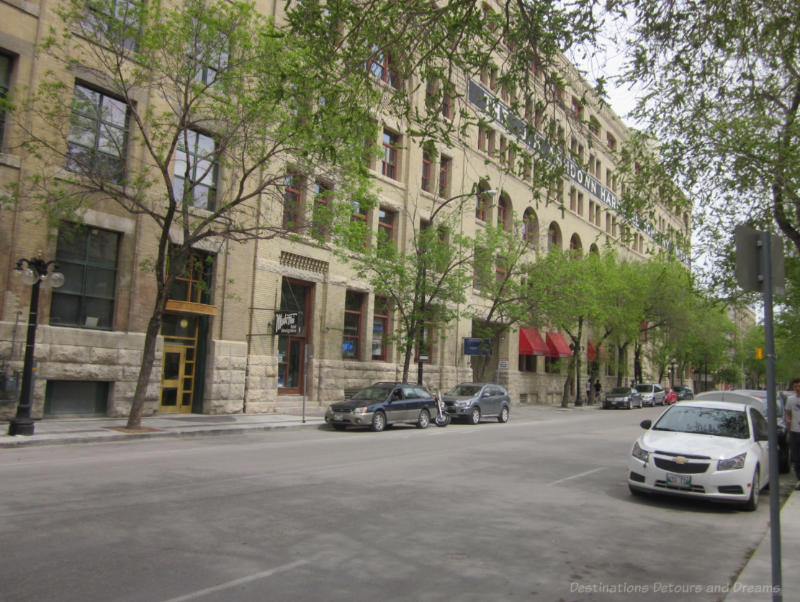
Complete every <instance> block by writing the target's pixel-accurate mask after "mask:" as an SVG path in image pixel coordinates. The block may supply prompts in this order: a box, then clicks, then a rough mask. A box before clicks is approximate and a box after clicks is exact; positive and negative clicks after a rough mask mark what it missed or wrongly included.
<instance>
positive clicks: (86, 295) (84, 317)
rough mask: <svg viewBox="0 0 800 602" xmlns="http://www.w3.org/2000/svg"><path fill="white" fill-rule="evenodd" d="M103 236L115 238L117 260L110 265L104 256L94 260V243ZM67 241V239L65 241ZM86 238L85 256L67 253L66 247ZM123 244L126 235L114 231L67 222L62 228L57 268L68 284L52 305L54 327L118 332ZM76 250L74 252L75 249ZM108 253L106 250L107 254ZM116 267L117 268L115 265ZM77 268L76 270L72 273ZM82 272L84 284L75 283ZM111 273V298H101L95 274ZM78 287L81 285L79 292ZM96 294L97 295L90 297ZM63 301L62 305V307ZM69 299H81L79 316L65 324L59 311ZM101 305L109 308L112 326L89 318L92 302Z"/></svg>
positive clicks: (106, 296) (53, 297) (56, 292)
mask: <svg viewBox="0 0 800 602" xmlns="http://www.w3.org/2000/svg"><path fill="white" fill-rule="evenodd" d="M100 233H103V235H107V236H111V237H113V238H115V243H114V245H113V246H114V257H113V261H112V262H110V263H109V262H107V260H108V257H107V255H106V254H103V256H102V258H100V257H98V256H95V257H93V256H92V252H91V250H92V239H93V238H94V237H96V236H98V235H99V234H100ZM62 237H63V238H62ZM78 237H83V240H82V247H83V249H82V256H81V257H77V256H71V254H70V253H69V251H70V249H64V248H63V247H62V244H63V245H69V246H70V247H72V242H73V241H75V239H76V238H78ZM121 241H122V234H121V233H120V232H116V231H114V230H107V229H105V228H97V227H94V226H89V225H85V224H74V223H69V222H65V223H64V224H62V226H61V227H60V228H59V232H58V242H57V247H56V265H57V266H58V267H59V269H60V270H61V272H62V273H65V272H66V273H65V284H66V285H67V286H65V287H62V288H59V289H55V290H53V293H52V296H51V301H50V324H51V325H54V326H66V327H70V328H85V329H90V330H108V331H110V330H113V329H114V316H115V313H116V307H117V280H118V278H119V253H120V246H121ZM72 250H73V251H74V250H75V249H74V248H73V249H72ZM107 251H108V250H107V249H106V252H107ZM112 264H113V265H112ZM70 266H73V269H70ZM77 271H80V278H81V280H80V283H76V282H74V279H75V276H74V273H73V272H77ZM101 272H107V273H109V274H110V278H108V279H107V284H108V288H110V291H111V292H110V294H109V295H101V294H97V291H98V287H97V286H96V284H95V285H93V282H95V283H96V282H98V281H99V280H98V279H97V278H92V275H93V274H95V275H96V274H98V273H101ZM76 284H78V285H79V287H77V288H79V290H77V291H76ZM90 292H91V293H94V294H90ZM59 299H61V300H62V301H61V302H60V303H59ZM66 299H77V306H76V308H75V311H76V312H77V315H73V316H71V318H72V319H70V320H61V319H59V318H60V317H63V316H62V315H61V314H59V310H62V309H66V307H67V304H66V303H65V300H66ZM93 301H94V302H98V301H99V302H101V303H107V304H109V307H108V309H107V312H106V316H105V317H106V318H107V321H108V324H103V325H101V318H102V316H90V315H88V311H89V306H90V305H91V304H92V302H93ZM91 317H97V318H98V321H97V323H95V324H90V323H88V319H89V318H91Z"/></svg>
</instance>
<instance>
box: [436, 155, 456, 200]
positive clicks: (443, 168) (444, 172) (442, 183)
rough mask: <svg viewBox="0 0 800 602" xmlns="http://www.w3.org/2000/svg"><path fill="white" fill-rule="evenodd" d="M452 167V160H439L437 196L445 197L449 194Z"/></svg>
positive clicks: (448, 158)
mask: <svg viewBox="0 0 800 602" xmlns="http://www.w3.org/2000/svg"><path fill="white" fill-rule="evenodd" d="M452 167H453V160H452V159H451V158H450V157H445V156H444V155H442V157H441V158H440V159H439V196H440V197H443V198H444V197H447V196H448V195H449V194H450V173H451V171H452Z"/></svg>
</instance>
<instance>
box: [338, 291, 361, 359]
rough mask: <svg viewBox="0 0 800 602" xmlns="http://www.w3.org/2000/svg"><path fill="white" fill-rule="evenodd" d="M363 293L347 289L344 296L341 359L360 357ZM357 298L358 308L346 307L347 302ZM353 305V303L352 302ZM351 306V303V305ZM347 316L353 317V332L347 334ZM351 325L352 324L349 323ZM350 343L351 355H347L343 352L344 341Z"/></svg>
mask: <svg viewBox="0 0 800 602" xmlns="http://www.w3.org/2000/svg"><path fill="white" fill-rule="evenodd" d="M365 296H366V295H365V294H364V293H361V292H359V291H353V290H347V291H345V298H344V320H343V322H342V324H343V326H342V359H343V360H348V361H353V360H355V361H358V360H360V359H361V339H362V337H363V321H364V298H365ZM353 300H357V301H358V309H352V308H348V305H349V302H350V301H353ZM353 305H354V304H353ZM351 307H352V305H351ZM348 316H349V317H350V318H351V319H353V318H355V334H348V320H347V318H348ZM351 327H352V325H351ZM348 341H350V342H351V343H352V349H353V355H352V356H348V355H346V352H345V343H347V342H348Z"/></svg>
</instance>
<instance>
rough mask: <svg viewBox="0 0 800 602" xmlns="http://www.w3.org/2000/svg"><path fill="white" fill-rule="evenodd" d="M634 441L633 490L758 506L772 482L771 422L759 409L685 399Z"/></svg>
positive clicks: (644, 423)
mask: <svg viewBox="0 0 800 602" xmlns="http://www.w3.org/2000/svg"><path fill="white" fill-rule="evenodd" d="M641 424H642V428H645V429H647V430H646V431H645V432H644V433H642V435H641V436H640V437H639V438H638V439H637V440H636V441H635V442H634V444H633V449H631V454H630V456H629V458H628V487H629V488H630V490H631V493H634V494H639V493H669V494H676V495H684V496H689V497H697V498H706V499H711V500H715V501H724V502H734V503H738V504H741V505H742V506H743V507H744V508H745V509H746V510H755V509H756V507H757V506H758V497H759V493H760V491H761V488H762V487H764V486H765V485H766V484H767V482H768V481H769V452H768V444H767V420H766V418H764V416H763V415H762V414H761V412H759V411H758V410H757V409H756V408H755V407H752V406H750V405H748V404H745V403H734V402H724V401H682V402H678V403H676V404H674V405H672V406H670V407H668V408H667V409H666V410H664V412H663V413H662V414H661V415H660V416H659V417H658V418H657V419H656V421H655V423H652V421H650V420H644V421H642V423H641Z"/></svg>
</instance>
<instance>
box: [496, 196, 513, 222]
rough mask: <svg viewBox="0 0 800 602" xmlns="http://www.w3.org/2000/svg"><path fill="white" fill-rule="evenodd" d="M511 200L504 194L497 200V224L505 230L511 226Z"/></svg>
mask: <svg viewBox="0 0 800 602" xmlns="http://www.w3.org/2000/svg"><path fill="white" fill-rule="evenodd" d="M508 205H509V201H508V198H507V197H506V196H505V194H503V195H502V196H501V197H500V200H499V201H497V225H498V226H499V227H500V228H502V229H503V230H508V229H509V228H510V227H511V215H510V214H509V210H508Z"/></svg>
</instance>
